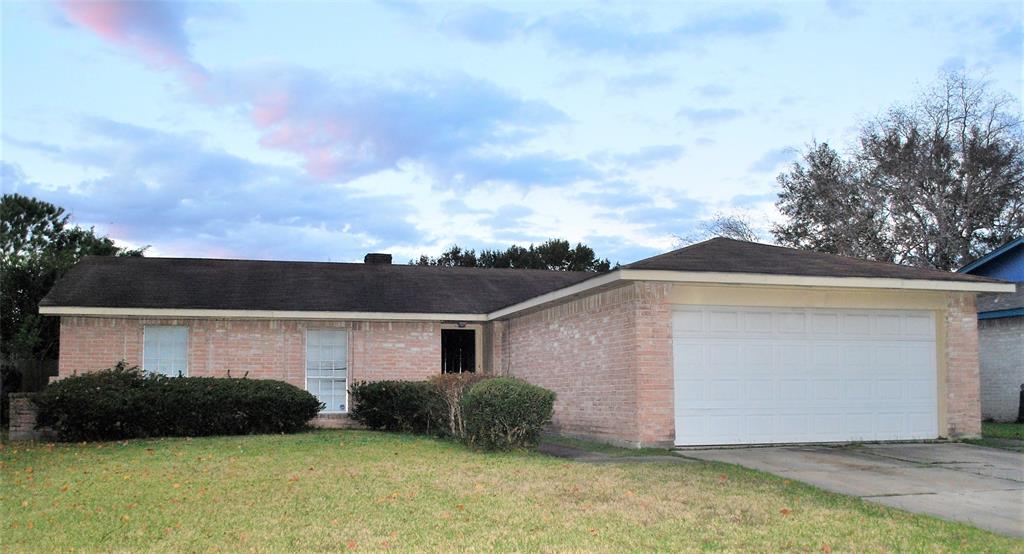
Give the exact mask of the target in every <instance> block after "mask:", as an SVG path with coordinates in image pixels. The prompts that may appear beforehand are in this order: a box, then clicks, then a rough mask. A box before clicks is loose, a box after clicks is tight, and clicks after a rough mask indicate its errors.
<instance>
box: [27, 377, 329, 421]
mask: <svg viewBox="0 0 1024 554" xmlns="http://www.w3.org/2000/svg"><path fill="white" fill-rule="evenodd" d="M33 401H34V402H35V404H36V405H37V406H38V407H39V414H38V417H37V420H36V425H37V427H49V428H51V429H52V430H53V431H54V432H55V433H56V434H57V437H58V438H59V439H61V440H67V441H86V440H121V439H129V438H140V437H199V436H209V435H245V434H254V433H292V432H295V431H298V430H301V429H303V428H304V427H305V426H306V423H307V422H308V421H309V420H310V419H312V418H313V417H315V416H316V415H317V413H318V412H319V411H320V409H321V408H322V407H323V405H322V404H321V403H320V401H319V400H317V398H316V397H315V396H313V395H312V394H310V393H308V392H306V391H304V390H302V389H300V388H298V387H296V386H294V385H290V384H288V383H285V382H283V381H275V380H269V379H267V380H264V379H248V378H240V379H238V378H230V377H228V378H222V377H166V376H163V375H154V374H146V373H143V372H142V371H141V370H140V369H139V368H138V367H127V366H126V365H125V364H124V363H123V362H122V363H119V364H118V365H117V366H115V367H113V368H111V369H108V370H104V371H97V372H91V373H84V374H81V375H76V376H73V377H68V378H65V379H61V380H60V381H57V382H55V383H52V384H50V385H48V386H47V387H46V388H45V389H43V390H42V391H41V392H39V393H37V394H36V395H35V396H34V397H33Z"/></svg>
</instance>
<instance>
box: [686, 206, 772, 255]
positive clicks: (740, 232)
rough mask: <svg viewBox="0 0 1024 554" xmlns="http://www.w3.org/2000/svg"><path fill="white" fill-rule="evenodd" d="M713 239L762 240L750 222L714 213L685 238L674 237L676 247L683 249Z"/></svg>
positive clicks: (732, 215)
mask: <svg viewBox="0 0 1024 554" xmlns="http://www.w3.org/2000/svg"><path fill="white" fill-rule="evenodd" d="M715 237H725V238H728V239H736V240H745V241H748V242H759V241H763V240H764V239H763V238H762V237H761V235H759V234H758V232H757V230H756V229H754V226H753V224H751V223H750V220H749V219H747V218H746V217H745V216H743V215H739V214H723V213H716V214H715V215H714V216H712V217H711V219H708V220H706V221H704V222H702V223H701V225H700V228H698V229H697V230H696V231H695V232H693V233H690V234H688V235H685V236H680V235H676V236H675V238H676V246H677V247H683V246H686V245H688V244H693V243H695V242H701V241H705V240H708V239H712V238H715Z"/></svg>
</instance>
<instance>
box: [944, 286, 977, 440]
mask: <svg viewBox="0 0 1024 554" xmlns="http://www.w3.org/2000/svg"><path fill="white" fill-rule="evenodd" d="M946 375H947V378H946V414H947V425H948V429H947V430H946V432H947V433H948V436H949V437H954V438H955V437H964V436H976V435H980V434H981V380H980V371H979V366H978V311H977V307H976V305H975V296H974V294H950V295H949V303H948V306H947V310H946Z"/></svg>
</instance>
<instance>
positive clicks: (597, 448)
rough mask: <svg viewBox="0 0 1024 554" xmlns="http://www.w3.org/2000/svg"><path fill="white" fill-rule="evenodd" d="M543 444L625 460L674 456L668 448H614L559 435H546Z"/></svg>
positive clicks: (542, 440)
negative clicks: (639, 457) (641, 457)
mask: <svg viewBox="0 0 1024 554" xmlns="http://www.w3.org/2000/svg"><path fill="white" fill-rule="evenodd" d="M541 442H542V443H548V444H557V445H559V446H568V447H569V448H577V449H579V450H585V451H587V452H594V453H597V454H604V455H605V456H612V457H616V458H623V457H629V456H672V455H673V454H672V450H671V449H668V448H621V447H618V446H612V445H610V444H605V443H601V442H593V441H587V440H582V439H574V438H571V437H562V436H559V435H545V436H544V437H543V438H542V439H541Z"/></svg>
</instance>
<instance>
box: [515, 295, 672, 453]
mask: <svg viewBox="0 0 1024 554" xmlns="http://www.w3.org/2000/svg"><path fill="white" fill-rule="evenodd" d="M668 290H669V288H668V286H667V285H662V284H653V283H642V284H640V283H638V284H631V285H627V286H623V287H620V288H617V289H613V290H609V291H605V292H601V293H598V294H594V295H590V296H586V297H583V298H579V299H576V300H572V301H569V302H566V303H563V304H560V305H557V306H554V307H551V308H547V309H544V310H540V311H537V312H534V313H531V314H527V315H524V316H520V317H515V318H512V319H511V320H510V322H509V327H508V329H507V333H508V337H507V338H506V340H507V344H508V351H507V356H508V361H507V364H508V365H507V367H508V372H509V373H510V374H511V375H514V376H516V377H520V378H523V379H526V380H528V381H530V382H532V383H535V384H537V385H540V386H542V387H546V388H549V389H551V390H553V391H555V392H556V393H557V394H558V400H557V401H556V403H555V415H554V422H553V424H554V425H553V426H554V430H555V431H557V432H559V433H564V434H567V435H574V436H580V437H587V438H594V439H599V440H606V441H609V442H615V443H621V444H630V445H636V444H640V443H644V444H651V443H665V442H666V441H667V442H668V443H671V441H672V439H673V432H674V431H673V429H674V428H673V418H672V344H671V317H670V314H669V308H668V306H667V304H666V303H665V302H666V297H667V295H668ZM499 373H501V372H500V371H499ZM641 404H642V405H641Z"/></svg>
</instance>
